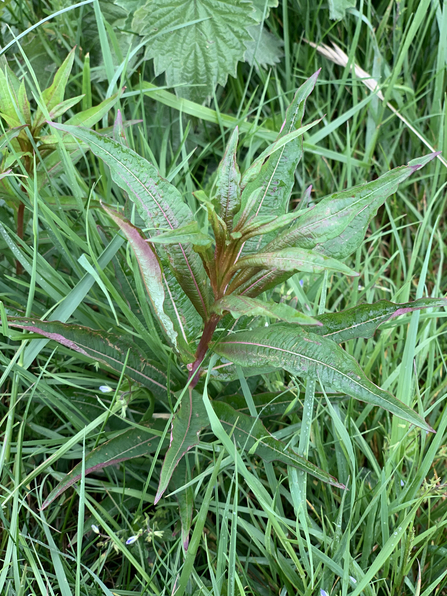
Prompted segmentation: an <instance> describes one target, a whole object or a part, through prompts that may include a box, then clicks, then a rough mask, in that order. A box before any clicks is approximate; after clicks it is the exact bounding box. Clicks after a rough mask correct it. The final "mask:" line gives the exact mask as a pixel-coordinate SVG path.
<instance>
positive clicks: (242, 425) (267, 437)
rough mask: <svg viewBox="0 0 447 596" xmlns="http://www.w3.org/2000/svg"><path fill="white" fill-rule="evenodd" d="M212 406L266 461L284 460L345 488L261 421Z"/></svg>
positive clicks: (222, 405)
mask: <svg viewBox="0 0 447 596" xmlns="http://www.w3.org/2000/svg"><path fill="white" fill-rule="evenodd" d="M212 406H213V409H214V411H215V412H216V414H217V416H218V418H219V420H220V421H221V423H222V425H223V427H224V428H226V430H227V431H228V432H232V433H233V434H232V436H233V437H234V438H235V439H236V441H237V443H238V444H239V445H240V446H241V447H242V448H243V449H245V450H246V451H249V452H250V453H255V454H256V455H257V456H258V457H260V458H261V459H262V460H264V461H280V462H282V463H284V464H287V465H288V466H293V467H295V468H298V469H299V470H302V471H303V472H306V473H307V474H311V475H312V476H314V477H315V478H318V480H321V481H322V482H326V483H328V484H331V485H332V486H336V487H337V488H345V486H344V484H340V483H339V482H338V481H337V479H336V478H334V477H333V476H331V475H330V474H328V473H327V472H324V471H323V470H321V469H320V468H318V467H317V466H315V465H314V464H312V463H311V462H309V461H307V459H304V457H301V456H299V455H297V454H296V453H295V452H294V451H293V450H292V449H291V448H287V447H286V446H285V445H284V444H283V443H281V441H279V440H278V439H275V437H273V436H272V435H271V434H270V433H269V432H268V430H267V429H266V428H265V426H264V425H263V424H262V422H261V421H260V420H255V419H254V418H251V417H250V416H247V415H246V414H243V413H242V412H240V411H236V410H234V409H233V408H232V407H231V406H230V405H229V404H227V403H224V402H222V401H220V402H219V401H213V402H212Z"/></svg>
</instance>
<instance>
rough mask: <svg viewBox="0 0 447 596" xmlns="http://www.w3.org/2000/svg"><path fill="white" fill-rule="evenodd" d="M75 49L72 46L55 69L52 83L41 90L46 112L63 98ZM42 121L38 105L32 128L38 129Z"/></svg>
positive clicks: (43, 117) (43, 120)
mask: <svg viewBox="0 0 447 596" xmlns="http://www.w3.org/2000/svg"><path fill="white" fill-rule="evenodd" d="M75 49H76V48H73V49H72V50H71V52H70V53H69V54H68V56H67V57H66V58H65V60H64V61H63V62H62V64H61V66H60V67H59V68H58V69H57V71H56V74H55V75H54V79H53V82H52V84H51V85H50V86H49V87H48V89H45V90H44V91H42V101H43V102H44V104H45V105H46V108H47V110H48V112H51V111H52V110H53V109H54V108H55V106H57V105H58V104H60V103H61V102H62V101H63V99H64V95H65V88H66V86H67V83H68V77H69V76H70V73H71V69H72V66H73V61H74V53H75ZM44 123H45V115H44V114H43V112H42V110H41V109H40V107H38V108H37V110H36V114H35V116H34V122H33V129H34V130H38V129H39V128H40V127H41V126H42V125H43V124H44Z"/></svg>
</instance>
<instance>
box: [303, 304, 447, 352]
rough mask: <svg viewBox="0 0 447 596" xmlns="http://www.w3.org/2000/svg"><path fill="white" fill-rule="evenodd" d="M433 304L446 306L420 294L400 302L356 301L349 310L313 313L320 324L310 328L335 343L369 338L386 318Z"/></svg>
mask: <svg viewBox="0 0 447 596" xmlns="http://www.w3.org/2000/svg"><path fill="white" fill-rule="evenodd" d="M436 307H444V308H447V299H446V298H420V299H419V300H415V301H414V302H405V303H403V304H393V302H389V301H388V300H380V301H379V302H375V303H374V304H359V305H358V306H354V308H349V309H348V310H343V311H341V312H337V313H327V314H324V315H319V316H317V317H315V318H316V319H318V320H319V321H320V322H321V323H322V325H323V326H322V327H319V328H317V329H313V330H312V331H313V332H314V333H316V334H318V335H322V336H323V337H328V338H329V339H332V340H334V341H336V342H337V343H341V342H342V341H348V340H349V339H355V338H357V337H364V338H369V337H372V336H373V335H374V332H375V331H376V329H377V327H378V326H379V325H381V324H382V323H385V322H386V321H390V320H392V319H394V318H396V317H398V316H400V315H403V314H406V313H410V312H413V311H415V310H421V309H423V308H436ZM395 324H396V325H398V324H399V321H395Z"/></svg>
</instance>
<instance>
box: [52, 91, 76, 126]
mask: <svg viewBox="0 0 447 596" xmlns="http://www.w3.org/2000/svg"><path fill="white" fill-rule="evenodd" d="M83 97H84V96H83V95H77V96H76V97H71V98H69V99H64V101H61V102H60V103H58V104H56V105H55V106H54V107H53V108H52V109H51V110H50V112H49V115H50V119H51V120H53V118H59V116H62V114H65V112H66V111H67V110H69V109H70V108H72V107H73V106H75V105H76V104H77V103H79V102H80V101H81V99H82V98H83Z"/></svg>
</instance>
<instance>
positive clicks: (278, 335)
mask: <svg viewBox="0 0 447 596" xmlns="http://www.w3.org/2000/svg"><path fill="white" fill-rule="evenodd" d="M214 351H215V352H216V353H217V354H219V355H221V356H224V357H225V358H227V359H228V360H230V361H232V362H233V363H235V364H239V365H240V366H265V365H270V366H275V367H277V368H281V369H284V370H287V371H289V372H290V373H292V374H295V375H298V376H301V377H305V378H308V379H314V380H316V381H320V382H321V383H322V384H323V385H329V386H330V387H332V388H334V389H335V390H337V391H342V392H344V393H347V394H348V395H351V396H352V397H354V398H355V399H358V400H360V401H364V402H367V403H369V404H372V405H375V406H379V407H381V408H385V409H386V410H388V411H389V412H391V413H393V414H395V415H396V416H399V417H400V418H403V419H404V420H406V421H407V422H410V423H411V424H415V425H416V426H419V427H420V428H423V429H424V430H428V431H432V430H433V429H432V428H431V427H430V426H429V425H428V424H427V423H426V422H425V420H424V419H423V418H421V417H420V416H419V415H418V414H416V412H414V411H413V410H412V409H411V408H409V407H408V406H407V405H406V404H404V403H403V402H401V401H399V400H398V399H396V398H395V397H394V396H393V395H391V394H390V393H388V392H387V391H384V390H383V389H380V388H379V387H377V386H376V385H374V383H372V382H371V381H370V380H369V379H368V378H367V377H366V376H365V373H364V372H363V371H362V369H361V368H360V366H359V365H358V363H357V362H356V360H355V359H354V358H353V357H352V356H350V355H349V354H348V353H347V352H345V351H344V350H343V349H342V348H341V347H339V346H338V345H337V344H336V343H334V342H333V341H331V340H329V339H327V338H325V337H320V336H319V335H316V334H314V333H311V332H310V331H305V330H304V329H302V328H301V327H298V326H297V327H291V326H285V325H271V326H269V327H260V328H257V329H254V330H253V331H244V332H242V333H236V334H234V335H230V336H229V337H228V338H227V339H225V340H223V341H221V342H220V343H218V344H217V345H216V346H214Z"/></svg>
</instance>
